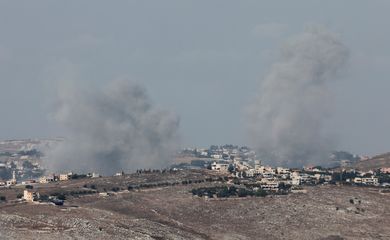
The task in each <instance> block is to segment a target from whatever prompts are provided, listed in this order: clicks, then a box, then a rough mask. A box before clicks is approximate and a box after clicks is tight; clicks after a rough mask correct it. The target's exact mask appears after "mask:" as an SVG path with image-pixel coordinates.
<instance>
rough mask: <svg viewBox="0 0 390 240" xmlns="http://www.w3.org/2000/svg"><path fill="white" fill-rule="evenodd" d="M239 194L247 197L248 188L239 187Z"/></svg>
mask: <svg viewBox="0 0 390 240" xmlns="http://www.w3.org/2000/svg"><path fill="white" fill-rule="evenodd" d="M237 195H238V197H246V196H248V192H247V190H246V189H244V188H240V189H238V192H237Z"/></svg>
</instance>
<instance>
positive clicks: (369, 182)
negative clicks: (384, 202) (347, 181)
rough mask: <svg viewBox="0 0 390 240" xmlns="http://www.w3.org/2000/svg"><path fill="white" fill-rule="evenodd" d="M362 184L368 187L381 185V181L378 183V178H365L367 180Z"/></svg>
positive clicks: (363, 179)
mask: <svg viewBox="0 0 390 240" xmlns="http://www.w3.org/2000/svg"><path fill="white" fill-rule="evenodd" d="M362 184H366V185H378V184H379V181H378V178H376V177H367V178H366V177H365V178H362Z"/></svg>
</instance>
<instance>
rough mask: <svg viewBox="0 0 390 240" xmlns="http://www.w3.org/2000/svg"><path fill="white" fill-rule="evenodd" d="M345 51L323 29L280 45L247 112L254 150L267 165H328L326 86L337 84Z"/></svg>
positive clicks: (330, 145) (329, 141)
mask: <svg viewBox="0 0 390 240" xmlns="http://www.w3.org/2000/svg"><path fill="white" fill-rule="evenodd" d="M347 58H348V50H347V49H346V47H345V46H344V45H343V44H342V43H341V42H340V41H339V40H338V39H337V37H336V36H335V35H334V34H332V33H330V32H328V31H326V30H324V29H323V28H310V29H307V30H306V31H305V32H304V33H302V34H301V35H299V36H296V37H293V38H291V39H290V40H289V41H287V43H286V44H285V45H284V47H283V48H282V51H281V56H280V59H279V60H278V61H277V62H276V63H275V64H274V65H273V66H272V69H271V71H270V72H269V73H268V75H267V76H266V77H265V79H264V81H263V82H262V83H261V86H260V89H259V93H258V96H257V98H256V99H255V101H254V102H253V104H252V105H251V106H250V108H249V117H248V119H249V131H250V136H251V139H252V144H253V146H255V147H256V148H257V151H258V153H259V155H260V157H261V158H262V160H264V161H265V162H267V163H269V164H273V165H287V166H302V165H305V164H307V163H313V164H323V165H325V164H326V162H325V161H326V160H327V159H328V156H329V153H330V151H331V150H333V149H334V147H335V146H334V143H335V139H334V138H333V137H332V136H330V134H326V133H324V129H323V127H324V126H323V125H324V121H326V119H327V118H328V117H329V116H330V114H331V112H332V111H331V108H332V106H331V104H330V100H331V91H330V90H329V89H328V83H329V82H332V81H335V80H336V79H337V75H338V73H340V70H341V69H342V68H343V66H344V65H345V62H346V60H347Z"/></svg>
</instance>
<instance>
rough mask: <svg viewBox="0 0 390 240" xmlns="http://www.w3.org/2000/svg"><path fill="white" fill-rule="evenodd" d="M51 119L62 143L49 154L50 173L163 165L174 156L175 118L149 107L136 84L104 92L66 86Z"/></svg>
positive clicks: (114, 85)
mask: <svg viewBox="0 0 390 240" xmlns="http://www.w3.org/2000/svg"><path fill="white" fill-rule="evenodd" d="M54 118H55V120H56V121H57V122H58V123H59V124H60V125H61V126H63V127H64V128H65V130H66V133H67V134H66V136H65V137H66V140H65V141H64V142H63V143H61V144H59V145H58V146H57V147H55V148H54V149H53V150H52V151H51V152H50V153H49V155H48V158H47V161H46V165H47V166H48V168H49V169H50V170H53V171H65V170H73V171H77V172H87V171H97V172H99V173H103V174H112V173H114V172H116V171H119V170H134V169H137V168H158V167H166V166H167V165H168V164H169V161H170V160H171V159H172V158H171V157H172V156H173V154H174V153H175V150H176V144H177V140H178V134H177V131H178V125H179V119H178V117H177V116H176V115H174V114H173V113H171V112H168V111H163V110H160V109H158V108H156V107H153V105H152V104H151V101H150V100H149V98H148V96H147V94H146V91H145V89H144V88H143V87H142V86H140V85H139V84H136V83H132V82H125V81H119V82H118V81H117V82H113V83H112V84H111V85H109V86H108V87H107V88H105V89H103V90H95V91H94V90H90V91H86V90H84V91H82V90H80V89H75V88H73V89H71V88H68V89H67V90H66V91H63V92H61V93H60V97H59V105H58V109H57V111H56V112H55V114H54Z"/></svg>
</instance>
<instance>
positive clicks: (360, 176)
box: [0, 145, 390, 205]
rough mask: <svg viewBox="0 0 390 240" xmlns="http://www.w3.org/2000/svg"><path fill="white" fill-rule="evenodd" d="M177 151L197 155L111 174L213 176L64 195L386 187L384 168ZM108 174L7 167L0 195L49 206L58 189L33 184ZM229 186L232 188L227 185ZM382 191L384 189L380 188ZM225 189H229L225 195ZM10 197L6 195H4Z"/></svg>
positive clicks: (239, 152)
mask: <svg viewBox="0 0 390 240" xmlns="http://www.w3.org/2000/svg"><path fill="white" fill-rule="evenodd" d="M183 155H186V156H187V157H188V156H193V157H197V158H195V159H194V160H191V161H190V162H189V163H186V164H175V165H173V166H171V167H170V168H167V169H162V170H159V169H158V170H151V169H138V170H136V172H135V173H132V174H125V173H124V172H123V171H122V170H119V171H118V172H117V173H116V174H115V175H114V176H111V177H124V176H134V174H135V175H143V174H144V175H145V174H152V173H153V174H157V175H158V174H160V175H163V174H172V173H176V172H180V171H197V170H200V171H206V172H207V171H208V172H209V173H214V174H217V175H216V176H218V177H215V178H204V179H201V180H200V179H190V178H189V179H178V180H176V181H170V182H158V183H143V184H129V185H128V186H127V187H124V188H123V187H122V188H119V187H117V186H111V187H110V188H108V189H97V187H96V186H95V185H91V186H92V187H87V185H84V186H83V189H82V190H79V191H76V192H72V193H67V194H68V195H69V194H71V195H77V196H78V195H82V194H99V196H109V195H110V194H115V193H116V192H119V191H129V190H139V189H143V188H153V187H161V186H164V187H168V186H174V185H177V184H185V185H188V184H191V185H194V188H193V189H192V193H193V195H197V196H199V197H206V198H213V197H214V198H221V197H230V196H238V197H246V196H265V195H269V194H270V195H275V194H289V193H305V192H306V189H305V186H317V185H354V186H361V187H365V186H371V187H376V188H380V189H387V188H390V168H380V169H372V170H369V171H359V170H356V169H344V168H323V167H321V166H309V167H303V168H301V169H298V168H287V167H271V166H266V165H263V164H262V163H261V161H260V160H256V153H255V152H254V151H253V150H251V149H249V148H248V147H241V148H238V147H235V146H232V145H225V146H221V147H218V146H211V147H210V149H206V150H205V149H200V150H198V149H184V150H183V151H182V152H181V153H180V156H181V157H183ZM102 177H104V178H107V177H110V176H101V175H100V174H99V173H86V174H84V173H73V172H69V173H58V174H48V175H43V176H41V177H39V178H36V179H23V180H19V179H18V178H17V175H16V171H15V170H14V171H13V172H12V178H11V179H8V180H5V181H3V180H0V197H1V198H0V200H1V199H2V200H3V202H4V201H5V200H6V199H4V197H2V195H1V192H2V190H1V189H2V188H3V189H11V188H17V189H20V188H25V189H24V190H23V195H22V194H21V193H19V194H18V196H17V199H13V200H17V201H26V202H50V203H53V204H55V205H62V204H63V203H64V200H65V195H66V194H64V193H61V192H57V193H56V194H54V195H43V196H42V194H40V192H39V189H40V188H42V186H43V187H44V186H48V184H49V185H50V184H54V183H57V182H68V181H69V182H71V181H75V180H80V179H92V180H93V179H98V178H102ZM203 182H218V183H219V185H218V186H212V187H209V188H207V187H206V188H205V187H204V186H202V187H200V188H197V187H196V185H195V184H198V183H203ZM232 189H233V190H232ZM386 191H387V190H386ZM227 193H229V194H227ZM8 200H12V199H8Z"/></svg>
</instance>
